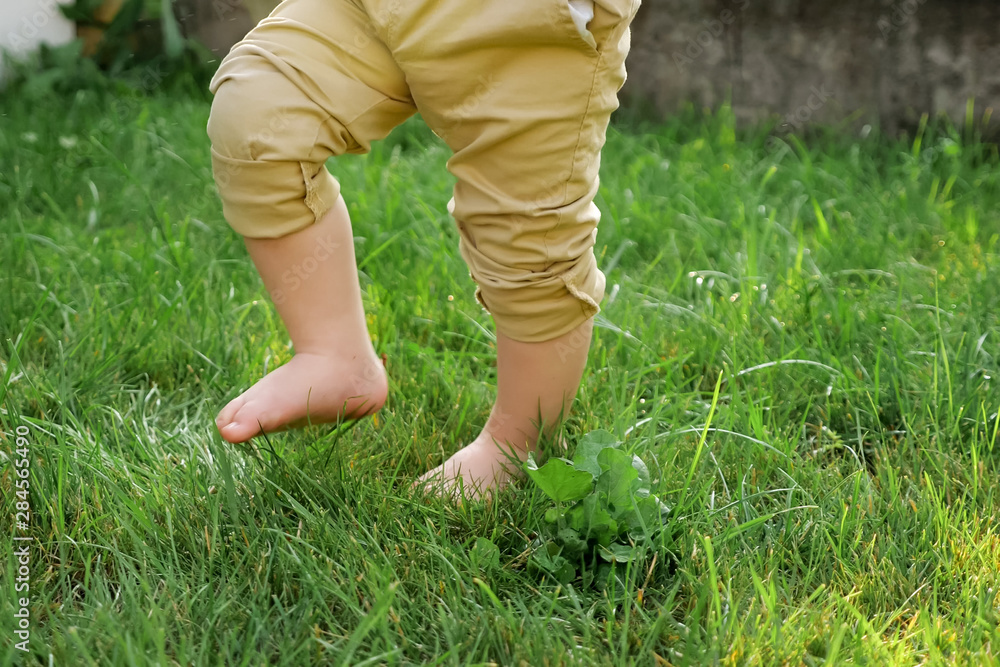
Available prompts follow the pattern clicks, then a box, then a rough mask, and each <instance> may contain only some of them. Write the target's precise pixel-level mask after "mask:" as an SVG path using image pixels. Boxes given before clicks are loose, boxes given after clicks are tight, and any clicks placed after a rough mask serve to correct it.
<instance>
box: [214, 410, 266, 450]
mask: <svg viewBox="0 0 1000 667" xmlns="http://www.w3.org/2000/svg"><path fill="white" fill-rule="evenodd" d="M220 416H221V415H220ZM262 430H263V431H264V432H265V433H267V432H269V431H271V430H272V427H271V426H270V424H269V423H268V420H267V417H266V416H265V415H263V414H262V413H261V411H259V410H257V409H255V407H254V404H253V403H252V402H247V403H244V404H242V405H240V406H239V407H238V408H237V410H236V412H235V414H234V415H233V416H232V417H230V418H229V421H228V423H226V424H223V425H222V426H220V427H219V433H221V434H222V437H223V438H225V439H226V440H228V441H229V442H232V443H238V442H246V441H247V440H249V439H250V438H252V437H254V436H255V435H258V434H259V433H260V432H261V431H262Z"/></svg>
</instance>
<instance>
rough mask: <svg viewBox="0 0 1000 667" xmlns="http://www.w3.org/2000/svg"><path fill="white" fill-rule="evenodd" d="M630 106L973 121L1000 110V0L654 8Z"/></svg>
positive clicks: (791, 116) (643, 27) (803, 121)
mask: <svg viewBox="0 0 1000 667" xmlns="http://www.w3.org/2000/svg"><path fill="white" fill-rule="evenodd" d="M632 49H633V50H632V54H631V58H630V61H629V82H628V84H627V85H626V90H625V92H624V95H625V96H626V97H628V98H631V99H633V100H635V99H645V100H648V101H651V102H653V103H654V105H655V106H656V108H658V109H660V110H661V111H663V112H670V111H671V110H673V109H676V108H677V107H678V106H679V105H681V104H684V103H685V102H688V101H690V102H693V103H695V104H697V105H699V106H707V107H715V106H718V105H719V104H721V103H723V102H724V101H726V100H727V99H731V100H732V104H733V108H734V110H735V112H736V115H737V117H738V118H740V119H743V120H760V119H762V118H764V117H768V116H772V115H774V114H777V115H780V116H781V117H782V119H783V122H784V123H787V125H788V126H789V127H791V128H802V127H804V126H805V125H807V124H808V123H811V122H833V123H839V122H842V121H850V120H855V121H856V122H862V123H863V122H872V121H881V122H882V124H883V126H885V127H886V128H887V129H889V130H892V129H895V128H898V127H899V126H901V125H910V124H912V123H914V122H916V120H918V119H919V117H920V115H921V114H922V113H924V112H929V113H932V114H933V113H936V112H939V111H943V112H946V113H948V114H949V115H950V116H952V117H953V118H954V119H956V120H957V121H961V120H964V118H965V115H966V103H967V101H968V100H969V99H970V98H975V100H976V110H977V112H976V113H977V117H980V118H981V117H982V114H983V113H985V112H987V109H989V108H995V107H996V106H997V105H998V104H1000V2H998V1H997V0H895V1H889V0H840V1H838V2H833V1H830V2H815V1H812V2H810V1H809V0H644V4H643V6H642V8H641V9H640V11H639V14H638V15H637V16H636V20H635V23H634V24H633V38H632Z"/></svg>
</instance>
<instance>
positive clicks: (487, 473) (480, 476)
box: [416, 433, 528, 500]
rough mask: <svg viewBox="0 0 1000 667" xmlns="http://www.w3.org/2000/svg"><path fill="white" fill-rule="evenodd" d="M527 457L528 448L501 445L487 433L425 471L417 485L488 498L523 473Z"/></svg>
mask: <svg viewBox="0 0 1000 667" xmlns="http://www.w3.org/2000/svg"><path fill="white" fill-rule="evenodd" d="M527 460H528V452H527V450H519V449H516V448H514V447H511V446H509V445H508V446H503V445H499V444H497V442H496V440H494V439H493V438H492V437H491V436H489V435H487V434H485V433H483V434H481V435H480V436H479V437H478V438H476V439H475V440H473V441H472V443H470V444H468V445H466V446H465V447H463V448H462V449H460V450H458V451H457V452H455V453H454V454H453V455H452V456H451V458H449V459H448V460H447V461H445V462H444V463H442V464H441V465H439V466H438V467H437V468H434V469H433V470H431V471H429V472H427V473H425V474H424V475H423V476H422V477H421V478H420V479H419V480H418V481H417V484H416V486H423V487H424V489H425V490H426V491H428V492H431V493H437V494H439V495H443V496H451V497H453V498H455V499H458V500H460V499H461V498H462V497H465V498H467V499H479V498H488V497H490V496H492V494H493V493H494V492H496V491H499V490H501V489H503V488H504V487H506V486H507V485H508V484H510V482H511V481H512V480H514V479H518V478H520V477H521V476H522V475H523V473H522V472H521V464H523V463H524V462H525V461H527Z"/></svg>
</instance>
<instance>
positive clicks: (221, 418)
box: [215, 394, 246, 429]
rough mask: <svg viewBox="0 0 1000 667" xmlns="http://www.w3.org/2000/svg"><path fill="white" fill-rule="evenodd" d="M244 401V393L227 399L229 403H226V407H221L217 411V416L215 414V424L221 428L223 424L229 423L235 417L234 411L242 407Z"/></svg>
mask: <svg viewBox="0 0 1000 667" xmlns="http://www.w3.org/2000/svg"><path fill="white" fill-rule="evenodd" d="M244 403H246V394H240V395H239V396H237V397H236V398H234V399H233V400H231V401H229V403H226V407H224V408H222V410H220V411H219V414H218V416H216V418H215V425H216V426H217V427H218V428H220V429H221V428H222V427H223V426H226V425H227V424H231V423H232V421H233V417H235V416H236V413H237V412H239V411H240V408H242V407H243V404H244Z"/></svg>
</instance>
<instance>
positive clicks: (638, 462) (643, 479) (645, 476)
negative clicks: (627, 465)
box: [632, 456, 649, 489]
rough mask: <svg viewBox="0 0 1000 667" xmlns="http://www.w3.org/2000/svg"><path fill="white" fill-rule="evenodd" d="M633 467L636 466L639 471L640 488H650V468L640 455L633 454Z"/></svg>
mask: <svg viewBox="0 0 1000 667" xmlns="http://www.w3.org/2000/svg"><path fill="white" fill-rule="evenodd" d="M632 467H633V468H635V471H636V472H637V473H639V488H640V489H645V488H649V468H647V467H646V464H645V463H643V462H642V459H640V458H639V457H638V456H633V457H632Z"/></svg>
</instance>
